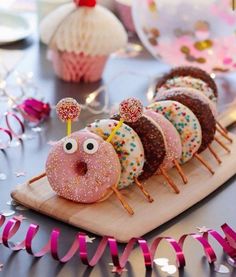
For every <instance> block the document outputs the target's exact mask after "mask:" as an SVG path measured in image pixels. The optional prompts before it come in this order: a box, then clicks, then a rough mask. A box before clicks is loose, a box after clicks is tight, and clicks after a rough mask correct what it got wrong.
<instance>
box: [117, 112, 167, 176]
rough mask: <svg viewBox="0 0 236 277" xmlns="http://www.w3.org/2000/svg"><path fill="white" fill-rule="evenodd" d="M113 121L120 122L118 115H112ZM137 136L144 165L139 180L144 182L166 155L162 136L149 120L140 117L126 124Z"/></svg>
mask: <svg viewBox="0 0 236 277" xmlns="http://www.w3.org/2000/svg"><path fill="white" fill-rule="evenodd" d="M112 118H113V119H115V120H120V116H119V115H117V114H116V115H113V116H112ZM126 124H127V125H129V126H130V127H131V128H132V129H133V130H134V131H135V132H136V133H137V134H138V136H139V138H140V140H141V142H142V145H143V149H144V157H145V163H144V166H143V172H142V173H141V175H139V177H138V179H139V180H141V181H142V180H146V179H148V178H149V177H151V176H152V175H154V174H155V173H156V172H157V170H158V168H159V167H160V165H161V164H162V163H163V161H164V158H165V155H166V144H165V139H164V135H163V133H162V131H161V129H160V127H158V126H157V124H156V123H155V122H154V121H153V120H152V119H150V118H147V117H145V116H141V117H140V118H139V119H138V120H137V121H136V122H126Z"/></svg>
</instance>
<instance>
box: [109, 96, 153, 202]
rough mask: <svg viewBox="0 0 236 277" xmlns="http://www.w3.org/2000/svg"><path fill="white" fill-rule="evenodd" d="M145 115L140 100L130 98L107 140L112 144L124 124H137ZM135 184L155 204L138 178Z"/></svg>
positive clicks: (122, 106)
mask: <svg viewBox="0 0 236 277" xmlns="http://www.w3.org/2000/svg"><path fill="white" fill-rule="evenodd" d="M142 114H143V105H142V103H141V101H140V100H138V99H136V98H133V97H132V98H128V99H126V100H124V101H122V102H121V103H120V105H119V115H120V120H119V122H118V124H117V125H116V127H115V128H114V129H113V130H112V132H111V134H110V135H109V137H108V138H107V140H106V141H107V142H111V141H112V139H113V138H114V136H115V135H116V132H117V131H118V130H119V129H120V127H121V126H122V124H123V123H124V122H125V121H126V122H130V123H132V122H136V121H137V120H138V119H139V118H140V117H141V116H142ZM134 182H135V184H136V185H137V187H138V188H139V189H140V190H141V192H142V193H143V194H144V196H145V197H146V198H147V200H148V201H149V202H153V198H152V197H151V195H150V194H149V193H148V191H147V190H146V189H145V188H144V187H143V185H142V184H141V183H140V182H138V180H137V178H134Z"/></svg>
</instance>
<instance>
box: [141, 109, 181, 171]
mask: <svg viewBox="0 0 236 277" xmlns="http://www.w3.org/2000/svg"><path fill="white" fill-rule="evenodd" d="M144 114H145V115H146V116H148V117H151V118H152V119H153V120H154V121H155V122H156V123H157V124H158V125H159V126H160V127H161V129H162V131H163V134H164V137H165V140H166V157H165V159H164V161H163V164H162V167H163V168H164V169H166V170H169V169H170V168H172V167H173V160H175V159H176V160H179V159H180V158H181V156H182V144H181V140H180V136H179V134H178V132H177V130H176V129H175V127H174V126H173V125H172V124H171V123H170V121H168V120H167V119H166V118H165V117H164V116H163V115H161V114H158V113H156V112H154V111H152V110H146V111H145V112H144Z"/></svg>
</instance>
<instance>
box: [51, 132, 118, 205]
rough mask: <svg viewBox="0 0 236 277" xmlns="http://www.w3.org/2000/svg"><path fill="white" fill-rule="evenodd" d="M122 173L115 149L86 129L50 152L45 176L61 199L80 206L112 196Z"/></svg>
mask: <svg viewBox="0 0 236 277" xmlns="http://www.w3.org/2000/svg"><path fill="white" fill-rule="evenodd" d="M120 174H121V167H120V161H119V159H118V156H117V154H116V152H115V150H114V148H113V146H112V145H111V144H110V143H108V142H106V141H104V140H103V139H102V138H101V137H99V136H97V135H96V134H93V133H91V132H89V131H86V130H81V131H78V132H75V133H72V134H71V135H70V136H69V137H65V138H63V139H62V140H60V141H59V142H58V143H57V144H56V145H54V146H53V148H52V149H51V151H50V153H49V156H48V159H47V162H46V175H47V178H48V181H49V183H50V185H51V187H52V189H53V190H54V191H55V192H56V193H57V194H58V195H59V196H61V197H64V198H66V199H69V200H72V201H74V202H79V203H94V202H98V201H101V200H103V199H105V198H106V197H107V196H109V195H110V194H111V190H110V189H109V188H110V187H112V186H116V185H117V184H118V182H119V179H120Z"/></svg>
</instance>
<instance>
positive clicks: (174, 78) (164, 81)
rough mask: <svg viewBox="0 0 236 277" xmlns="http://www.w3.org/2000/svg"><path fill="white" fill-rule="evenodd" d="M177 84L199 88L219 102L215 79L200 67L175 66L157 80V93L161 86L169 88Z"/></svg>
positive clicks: (212, 99) (211, 98)
mask: <svg viewBox="0 0 236 277" xmlns="http://www.w3.org/2000/svg"><path fill="white" fill-rule="evenodd" d="M185 77H187V78H185ZM176 86H178V87H179V86H181V87H186V86H187V87H193V88H196V89H199V91H201V92H202V93H205V94H206V96H207V97H208V98H209V99H210V100H211V101H213V102H214V103H216V102H217V97H218V91H217V86H216V83H215V81H214V80H213V79H212V78H211V76H210V75H209V74H208V73H207V72H205V71H204V70H202V69H200V68H198V67H192V66H181V67H176V68H173V69H172V70H171V71H170V72H168V73H166V74H165V75H164V76H163V77H162V78H161V79H160V80H159V81H158V82H157V85H156V93H158V90H159V89H160V88H161V87H163V88H165V89H168V88H172V87H176Z"/></svg>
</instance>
